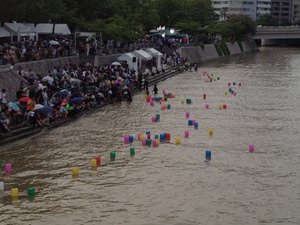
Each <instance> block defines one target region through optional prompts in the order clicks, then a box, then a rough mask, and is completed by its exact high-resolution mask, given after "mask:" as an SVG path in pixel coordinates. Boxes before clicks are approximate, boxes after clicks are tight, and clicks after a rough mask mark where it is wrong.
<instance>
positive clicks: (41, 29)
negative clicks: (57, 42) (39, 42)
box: [36, 23, 53, 34]
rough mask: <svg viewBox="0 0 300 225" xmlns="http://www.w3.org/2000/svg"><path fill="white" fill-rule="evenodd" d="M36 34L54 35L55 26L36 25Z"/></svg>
mask: <svg viewBox="0 0 300 225" xmlns="http://www.w3.org/2000/svg"><path fill="white" fill-rule="evenodd" d="M36 32H37V33H38V34H52V32H53V24H52V23H39V24H37V25H36Z"/></svg>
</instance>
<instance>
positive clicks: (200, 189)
mask: <svg viewBox="0 0 300 225" xmlns="http://www.w3.org/2000/svg"><path fill="white" fill-rule="evenodd" d="M203 71H207V72H209V73H212V74H214V77H219V78H220V80H218V81H214V82H211V83H207V82H204V81H203V79H202V78H201V76H202V74H203ZM299 71H300V49H291V48H262V49H261V51H260V52H258V53H255V54H245V55H242V56H235V57H231V58H230V59H224V60H220V61H217V62H213V63H210V64H206V65H204V66H202V67H200V68H199V70H198V72H197V73H196V72H187V73H185V74H180V75H177V76H175V77H172V78H170V79H168V80H167V81H164V82H162V83H160V84H159V85H158V88H159V90H160V91H161V90H162V89H163V88H165V89H166V90H167V91H169V92H173V93H174V94H175V95H176V98H175V99H172V100H170V101H169V103H170V104H171V107H172V108H171V110H169V111H161V110H160V107H159V105H155V106H154V107H150V106H148V105H147V104H146V102H145V100H144V95H143V94H137V95H135V96H134V99H133V102H132V103H130V104H129V103H127V102H123V103H117V104H115V105H110V106H107V107H105V108H103V109H101V110H99V111H98V112H95V113H92V114H88V115H85V116H82V117H81V118H80V119H78V120H76V121H75V122H72V123H70V124H68V125H64V126H62V127H59V128H57V129H53V130H51V131H49V132H47V133H45V134H43V135H42V136H39V137H37V138H33V139H27V140H23V141H20V142H17V143H14V144H13V145H9V146H6V147H1V152H0V159H3V160H5V161H9V162H11V163H12V164H13V173H12V174H11V175H10V176H4V175H1V179H0V181H4V182H5V185H6V191H5V194H3V193H2V197H1V198H0V224H64V225H73V224H105V225H110V224H112V225H115V224H130V225H140V224H143V225H152V224H157V225H167V224H176V225H177V224H178V225H184V224H186V225H192V224H195V225H196V224H197V225H198V224H203V225H241V224H243V225H245V224H251V225H253V224H264V225H266V224H298V225H299V224H300V214H299V212H300V174H299V171H300V150H299V148H300V113H299V112H300V103H299V99H300V88H299V87H300V73H299ZM228 82H231V83H232V82H236V83H239V82H241V83H242V87H235V88H234V90H236V93H237V95H236V96H232V95H228V96H224V91H225V90H227V89H228V87H227V83H228ZM204 93H206V94H207V100H203V98H202V96H203V94H204ZM186 97H190V98H191V99H192V101H193V104H192V105H186V104H182V100H183V99H185V98H186ZM221 103H222V104H227V106H228V109H227V110H219V109H217V106H218V104H221ZM205 104H209V106H210V109H209V110H206V109H205V107H204V105H205ZM186 111H189V112H190V114H191V118H192V119H196V120H197V121H199V123H200V128H199V129H198V130H195V129H193V128H191V127H188V126H187V120H186V119H185V112H186ZM157 112H160V114H161V121H160V122H159V123H155V124H153V123H151V115H155V114H156V113H157ZM208 128H214V135H213V136H209V135H208V132H207V130H208ZM146 130H150V131H151V132H152V134H156V133H161V132H170V133H171V136H172V140H171V143H169V144H161V145H160V146H159V147H158V148H149V147H143V146H141V144H140V142H138V141H135V142H134V144H133V146H134V147H135V149H136V155H135V156H134V157H130V155H129V146H128V145H125V144H124V143H123V142H122V137H123V136H124V135H127V134H137V132H145V131H146ZM185 130H189V131H190V138H189V139H184V138H183V133H184V131H185ZM176 136H178V137H181V142H182V143H181V145H179V146H177V145H175V144H174V137H176ZM249 144H254V145H255V152H254V153H252V154H251V153H249V152H248V146H249ZM205 149H210V150H211V151H212V160H211V161H205V156H204V152H205ZM112 150H116V151H117V158H116V161H114V162H111V161H110V158H109V153H110V151H112ZM97 155H100V156H101V157H102V164H103V165H102V166H101V167H100V168H98V170H97V171H93V170H91V169H90V160H91V159H92V158H94V157H95V156H97ZM73 166H79V167H80V168H81V171H80V175H79V177H78V178H72V176H71V167H73ZM29 186H34V187H35V188H36V191H37V195H36V197H35V199H34V200H29V199H27V197H26V189H27V188H28V187H29ZM13 187H18V188H19V190H20V192H21V194H20V197H19V199H18V200H14V201H12V200H11V198H10V188H13Z"/></svg>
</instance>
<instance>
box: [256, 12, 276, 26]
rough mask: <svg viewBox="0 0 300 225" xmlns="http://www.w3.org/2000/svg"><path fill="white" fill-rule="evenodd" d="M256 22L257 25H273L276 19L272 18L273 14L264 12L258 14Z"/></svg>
mask: <svg viewBox="0 0 300 225" xmlns="http://www.w3.org/2000/svg"><path fill="white" fill-rule="evenodd" d="M256 23H257V24H258V25H262V26H275V25H277V24H276V20H275V18H274V16H272V15H271V14H265V15H262V16H260V17H259V18H258V19H257V21H256Z"/></svg>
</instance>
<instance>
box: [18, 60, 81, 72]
mask: <svg viewBox="0 0 300 225" xmlns="http://www.w3.org/2000/svg"><path fill="white" fill-rule="evenodd" d="M68 64H79V56H70V57H62V58H55V59H44V60H39V61H32V62H22V63H16V64H15V65H14V69H15V70H17V69H18V68H19V67H20V66H21V67H22V68H23V69H25V70H28V69H30V68H31V69H32V70H33V71H34V72H36V73H39V74H40V75H41V76H46V75H47V72H48V70H49V69H50V68H52V67H54V66H65V65H68Z"/></svg>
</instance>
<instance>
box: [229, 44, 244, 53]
mask: <svg viewBox="0 0 300 225" xmlns="http://www.w3.org/2000/svg"><path fill="white" fill-rule="evenodd" d="M226 45H227V48H228V50H229V52H230V55H237V54H241V53H242V50H241V48H240V46H239V44H238V43H237V42H234V43H231V42H226Z"/></svg>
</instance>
